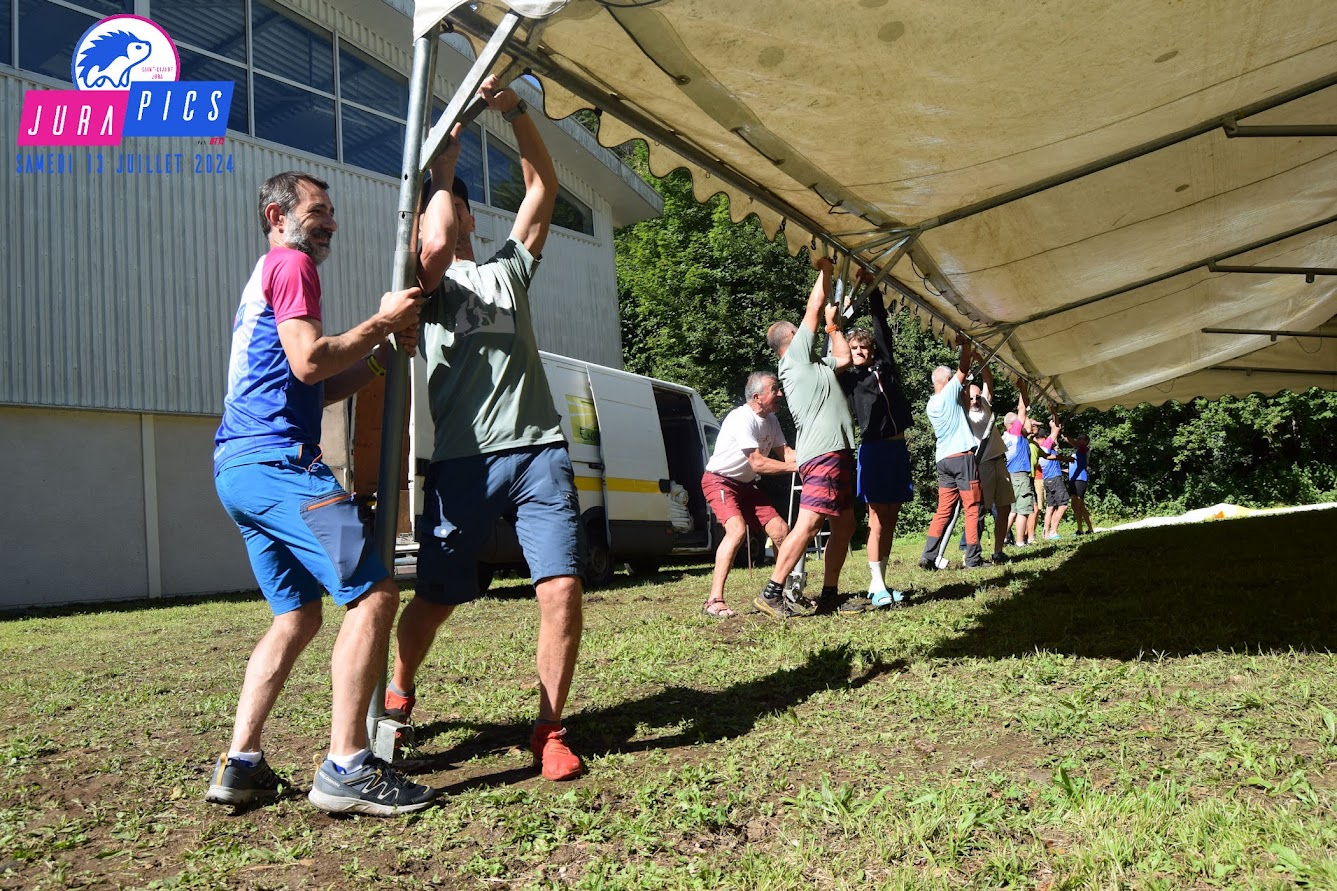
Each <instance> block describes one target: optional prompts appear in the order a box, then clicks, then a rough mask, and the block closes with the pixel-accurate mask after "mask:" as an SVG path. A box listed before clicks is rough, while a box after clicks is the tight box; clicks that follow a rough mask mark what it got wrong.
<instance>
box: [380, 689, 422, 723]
mask: <svg viewBox="0 0 1337 891" xmlns="http://www.w3.org/2000/svg"><path fill="white" fill-rule="evenodd" d="M417 701H418V700H417V699H416V698H415V697H414V695H413V694H412V693H409V694H407V695H406V694H403V693H399V692H396V691H395V690H393V689H392V688H390V687H386V688H385V716H386V717H387V718H390V719H391V720H393V721H398V722H399V723H401V724H407V723H408V722H409V716H410V715H412V714H413V703H415V702H417Z"/></svg>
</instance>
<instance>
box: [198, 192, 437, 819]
mask: <svg viewBox="0 0 1337 891" xmlns="http://www.w3.org/2000/svg"><path fill="white" fill-rule="evenodd" d="M328 188H329V186H328V185H326V184H325V183H323V182H321V181H320V180H319V179H316V178H315V177H314V176H311V175H310V174H306V173H297V172H289V173H280V174H278V175H276V176H272V177H270V178H269V179H268V180H266V181H265V184H264V185H263V186H262V187H261V188H260V228H261V231H262V232H263V233H264V234H265V236H266V238H267V239H268V242H269V250H268V252H267V253H266V254H265V255H264V256H263V257H262V258H261V259H260V261H259V262H258V263H256V265H255V270H254V272H252V274H251V278H250V280H249V281H248V282H247V283H246V287H245V289H244V290H243V291H242V297H241V306H240V308H239V309H238V310H237V317H236V322H235V323H234V324H233V331H232V355H231V360H230V362H229V365H228V391H227V396H226V398H225V399H224V402H223V420H222V423H221V424H220V425H219V428H218V434H217V436H216V437H215V443H216V446H215V448H214V483H215V486H216V487H217V489H218V497H219V499H220V500H221V501H222V502H223V506H224V508H226V509H227V512H228V514H229V516H231V517H232V519H233V521H234V522H235V523H236V524H237V528H238V529H240V530H241V534H242V537H243V538H244V539H245V541H246V550H247V552H248V553H249V554H250V558H251V566H252V568H253V569H254V570H255V577H256V580H257V581H258V582H259V584H260V590H261V592H262V593H263V594H264V596H265V599H266V600H267V601H268V602H269V606H270V609H271V610H272V611H273V613H274V620H273V623H272V624H271V625H270V627H269V630H268V631H267V632H266V633H265V636H264V637H262V638H261V639H260V642H259V643H258V644H256V647H255V651H254V652H253V653H251V658H250V660H249V661H248V662H247V664H246V677H245V680H244V681H243V682H242V687H241V696H240V698H239V702H238V703H237V717H236V723H235V725H234V727H233V731H232V744H231V747H230V749H229V750H228V751H227V752H224V753H223V754H222V755H221V756H219V759H218V764H217V766H216V768H215V769H214V773H213V779H212V780H211V781H210V783H209V791H208V793H207V794H206V795H205V799H206V800H207V801H210V802H213V803H215V804H224V805H229V806H231V807H234V808H236V807H248V806H251V805H255V804H261V803H264V802H267V801H273V800H274V799H276V798H278V797H279V795H280V794H281V793H282V791H283V787H284V786H286V785H287V783H286V782H285V781H284V780H283V779H281V778H280V777H279V776H278V775H277V774H275V773H274V771H273V770H271V769H270V767H269V764H268V762H266V761H265V757H264V752H263V750H262V749H261V746H260V734H261V731H262V730H263V729H264V724H265V719H266V718H267V717H268V716H269V712H270V710H271V709H272V708H273V707H274V702H275V700H277V699H278V695H279V692H280V691H281V690H282V689H283V684H284V682H285V681H287V679H288V675H289V674H290V673H291V671H292V668H293V664H294V663H295V662H296V661H297V657H298V656H300V655H301V653H302V651H303V650H305V649H306V647H307V644H309V643H311V640H312V638H314V637H315V636H316V632H317V631H319V630H320V624H321V595H322V593H323V591H328V592H329V594H330V597H331V599H333V600H334V602H335V603H337V604H339V605H341V606H343V607H346V610H347V611H346V612H345V613H344V617H343V623H342V624H341V625H340V627H339V636H338V638H337V639H336V640H335V642H334V653H333V654H332V656H331V659H330V681H331V686H332V687H333V699H334V702H333V707H332V711H331V717H330V725H331V726H330V749H329V755H328V756H327V757H326V758H325V759H324V760H323V761H322V762H321V764H320V766H319V767H318V768H317V769H316V776H315V782H314V783H313V784H312V786H311V792H310V794H309V796H308V797H309V798H310V799H311V802H312V803H313V804H315V805H316V806H317V807H319V808H321V809H322V810H325V811H329V812H331V813H357V814H370V815H372V816H389V815H392V814H399V813H409V812H412V811H417V810H421V809H422V808H425V807H427V806H429V805H430V804H431V803H432V801H433V799H434V798H435V797H436V792H435V790H433V789H430V788H428V787H427V786H422V785H419V784H417V783H413V782H410V781H409V780H407V779H406V778H405V777H404V776H402V775H401V774H399V773H398V772H397V771H395V770H394V769H393V768H391V767H390V765H389V764H386V763H385V762H384V761H382V760H380V759H379V758H376V757H375V756H373V755H372V754H371V752H370V751H368V740H367V721H366V714H367V705H368V703H369V702H370V701H371V697H372V693H373V691H374V690H375V688H376V682H377V681H378V680H379V678H380V677H381V674H382V672H384V671H385V651H386V648H387V647H388V645H389V638H390V628H391V626H392V625H393V624H394V620H395V610H396V609H397V608H398V607H399V588H398V587H396V586H395V583H394V580H393V579H391V578H390V573H389V572H388V571H387V570H386V568H385V564H384V563H382V562H381V558H380V557H379V556H378V555H377V554H376V551H375V548H373V547H371V546H370V545H371V542H370V541H369V539H370V535H369V533H368V530H367V529H366V528H365V525H364V524H363V522H362V518H361V517H360V515H359V512H358V506H357V504H355V503H354V502H353V499H352V497H351V496H349V494H348V493H347V492H345V491H344V489H343V487H342V486H340V485H339V483H338V482H337V481H336V480H335V478H334V474H333V473H331V472H330V469H329V468H328V467H326V466H325V465H324V464H322V463H321V461H320V421H321V414H322V412H323V410H324V408H325V405H326V404H327V403H331V402H336V401H338V400H340V399H346V398H348V397H349V396H351V395H352V394H353V393H354V392H356V391H357V390H359V389H361V388H362V387H364V386H366V385H367V384H368V383H370V382H371V381H372V379H373V377H374V376H375V375H378V374H384V373H385V370H384V367H383V360H384V359H385V356H384V352H383V351H384V350H385V349H386V347H385V344H384V342H385V339H386V337H388V336H389V335H390V334H394V333H397V335H398V337H399V338H400V346H401V347H403V348H405V349H406V350H408V351H409V352H410V353H411V352H412V351H413V348H414V345H415V344H416V342H417V339H418V338H417V328H416V324H417V320H418V312H419V309H420V307H421V303H422V299H421V292H420V291H419V290H418V289H417V288H409V289H408V290H405V291H395V292H392V293H389V294H386V295H385V296H383V297H382V298H381V306H380V311H379V312H377V313H376V314H375V315H374V316H372V317H371V318H369V319H367V320H366V321H365V322H363V323H362V324H360V325H358V326H357V327H355V328H353V329H352V330H350V331H346V332H344V333H343V334H325V333H324V329H323V327H322V324H321V299H320V298H321V291H320V276H319V275H317V273H316V266H317V264H319V263H320V262H321V261H323V260H324V259H325V258H326V257H328V256H329V253H330V240H331V239H332V238H333V237H334V232H335V230H336V229H337V228H338V226H337V224H336V223H335V222H334V205H333V204H332V203H331V201H330V196H329V193H328V191H327V189H328ZM378 354H379V355H378Z"/></svg>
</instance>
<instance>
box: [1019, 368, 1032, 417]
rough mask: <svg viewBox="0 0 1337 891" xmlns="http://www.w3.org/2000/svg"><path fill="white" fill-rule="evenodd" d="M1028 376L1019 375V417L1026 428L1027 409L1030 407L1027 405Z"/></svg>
mask: <svg viewBox="0 0 1337 891" xmlns="http://www.w3.org/2000/svg"><path fill="white" fill-rule="evenodd" d="M1026 390H1027V387H1026V378H1024V377H1022V376H1021V375H1017V419H1018V420H1020V421H1021V429H1023V430H1025V429H1026V411H1027V409H1028V408H1029V407H1030V406H1029V405H1027V401H1026V397H1027V393H1026Z"/></svg>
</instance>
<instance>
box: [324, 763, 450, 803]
mask: <svg viewBox="0 0 1337 891" xmlns="http://www.w3.org/2000/svg"><path fill="white" fill-rule="evenodd" d="M436 795H437V791H436V790H435V789H433V788H431V787H430V786H421V785H419V784H417V783H414V782H411V781H410V780H408V779H407V778H406V777H405V776H404V775H403V774H401V773H399V772H398V771H397V770H395V769H394V768H393V767H391V766H390V765H389V764H387V763H386V762H384V761H382V760H381V759H380V758H377V757H375V756H374V755H373V756H370V757H368V758H367V760H366V761H364V762H363V763H362V766H361V767H359V768H357V769H356V770H352V771H349V772H348V773H342V772H340V770H339V768H338V767H336V766H335V764H334V762H332V761H330V760H329V759H328V758H326V759H325V760H324V761H322V762H320V767H318V768H316V779H315V782H313V783H312V784H311V793H310V794H309V795H307V798H308V799H310V801H311V803H312V804H314V805H315V806H316V807H318V808H320V809H321V810H322V811H325V812H326V813H329V814H368V815H370V816H373V817H393V816H395V815H397V814H411V813H413V812H414V811H420V810H422V809H423V808H426V807H431V806H432V804H433V803H434V802H435V801H436Z"/></svg>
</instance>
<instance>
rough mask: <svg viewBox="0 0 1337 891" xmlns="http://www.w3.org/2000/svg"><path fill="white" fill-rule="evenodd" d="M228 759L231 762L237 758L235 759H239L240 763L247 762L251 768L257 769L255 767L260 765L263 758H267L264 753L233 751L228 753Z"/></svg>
mask: <svg viewBox="0 0 1337 891" xmlns="http://www.w3.org/2000/svg"><path fill="white" fill-rule="evenodd" d="M227 757H228V759H229V760H231V759H233V758H235V759H237V760H238V761H245V762H246V763H247V764H249V765H251V767H255V765H257V764H259V763H260V759H261V758H263V757H265V756H264V753H263V752H237V751H232V752H228V753H227Z"/></svg>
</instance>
